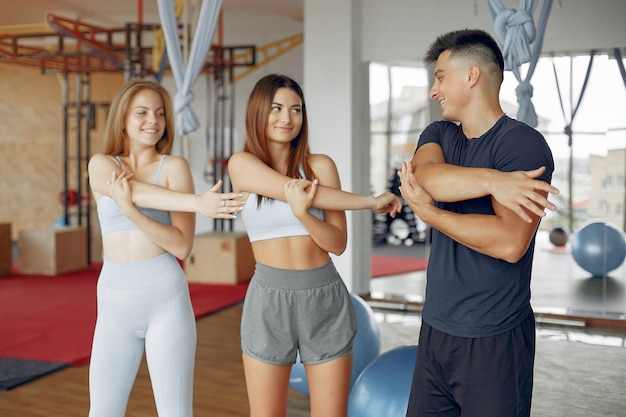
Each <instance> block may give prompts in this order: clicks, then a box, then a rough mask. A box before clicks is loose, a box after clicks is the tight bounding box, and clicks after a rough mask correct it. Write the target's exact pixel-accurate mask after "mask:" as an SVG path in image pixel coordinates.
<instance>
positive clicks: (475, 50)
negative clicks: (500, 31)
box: [424, 29, 504, 72]
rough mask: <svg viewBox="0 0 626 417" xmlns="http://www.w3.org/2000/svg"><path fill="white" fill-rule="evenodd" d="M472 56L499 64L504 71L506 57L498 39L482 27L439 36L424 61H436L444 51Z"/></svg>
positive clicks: (430, 62) (484, 61)
mask: <svg viewBox="0 0 626 417" xmlns="http://www.w3.org/2000/svg"><path fill="white" fill-rule="evenodd" d="M448 50H449V51H451V52H452V54H453V55H455V54H460V55H464V56H471V57H473V58H475V59H477V60H479V61H480V62H483V63H485V64H488V63H493V64H497V65H498V67H499V68H500V71H502V72H504V57H503V56H502V51H501V50H500V47H499V46H498V43H497V42H496V40H495V39H494V38H493V37H492V36H491V35H490V34H489V33H487V32H485V31H484V30H482V29H462V30H455V31H452V32H448V33H445V34H443V35H441V36H439V37H438V38H437V39H436V40H435V41H434V42H433V43H432V44H431V45H430V47H429V48H428V51H427V52H426V55H425V56H424V63H426V64H432V63H433V62H436V61H437V59H438V58H439V55H441V53H443V52H444V51H448Z"/></svg>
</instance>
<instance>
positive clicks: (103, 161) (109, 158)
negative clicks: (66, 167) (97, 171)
mask: <svg viewBox="0 0 626 417" xmlns="http://www.w3.org/2000/svg"><path fill="white" fill-rule="evenodd" d="M109 165H115V166H117V167H119V162H118V161H117V160H116V159H115V156H113V155H108V154H105V153H96V154H94V155H92V156H91V158H89V167H91V168H98V167H103V166H104V167H106V166H109Z"/></svg>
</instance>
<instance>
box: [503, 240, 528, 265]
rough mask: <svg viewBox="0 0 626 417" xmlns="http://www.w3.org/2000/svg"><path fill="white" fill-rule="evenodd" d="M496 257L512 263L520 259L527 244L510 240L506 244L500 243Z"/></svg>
mask: <svg viewBox="0 0 626 417" xmlns="http://www.w3.org/2000/svg"><path fill="white" fill-rule="evenodd" d="M499 249H500V250H499V252H500V253H499V254H498V256H497V257H498V258H500V259H502V260H503V261H506V262H508V263H511V264H514V263H517V262H519V261H520V259H522V257H523V256H524V255H525V254H526V252H527V251H528V245H522V244H520V243H517V242H512V243H510V244H508V245H501V246H500V247H499Z"/></svg>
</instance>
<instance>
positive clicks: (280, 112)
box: [266, 88, 303, 143]
mask: <svg viewBox="0 0 626 417" xmlns="http://www.w3.org/2000/svg"><path fill="white" fill-rule="evenodd" d="M271 106H272V108H271V111H270V114H269V118H268V121H267V127H266V135H267V138H268V139H269V140H270V141H272V142H280V143H290V142H291V141H292V140H294V139H295V138H296V136H298V133H300V129H301V128H302V119H303V118H302V101H301V100H300V96H298V94H297V93H296V92H295V91H293V90H291V89H289V88H279V89H278V90H276V93H275V94H274V99H273V100H272V104H271Z"/></svg>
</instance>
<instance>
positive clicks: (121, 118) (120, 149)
mask: <svg viewBox="0 0 626 417" xmlns="http://www.w3.org/2000/svg"><path fill="white" fill-rule="evenodd" d="M145 89H148V90H152V91H154V92H156V93H157V94H159V95H160V96H161V100H162V101H163V108H164V110H165V132H164V133H163V137H162V138H161V139H159V141H158V142H157V144H156V150H157V152H159V153H162V154H168V155H169V154H170V153H171V152H172V147H173V146H174V137H175V134H176V131H175V124H174V107H173V105H172V99H171V97H170V94H169V93H168V92H167V90H166V89H165V88H164V87H163V86H162V85H160V84H158V83H155V82H154V81H148V80H139V79H138V80H132V81H129V82H128V83H126V84H125V85H124V86H123V87H122V88H120V89H119V91H118V92H117V94H115V97H113V101H112V102H111V107H110V109H109V115H108V116H107V120H106V124H105V126H104V153H105V154H107V155H126V154H127V153H128V149H127V146H126V145H127V141H126V129H125V128H124V122H125V120H126V115H127V113H128V110H129V107H130V102H131V101H132V100H133V98H134V97H135V95H136V94H137V93H139V92H140V91H142V90H145Z"/></svg>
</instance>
